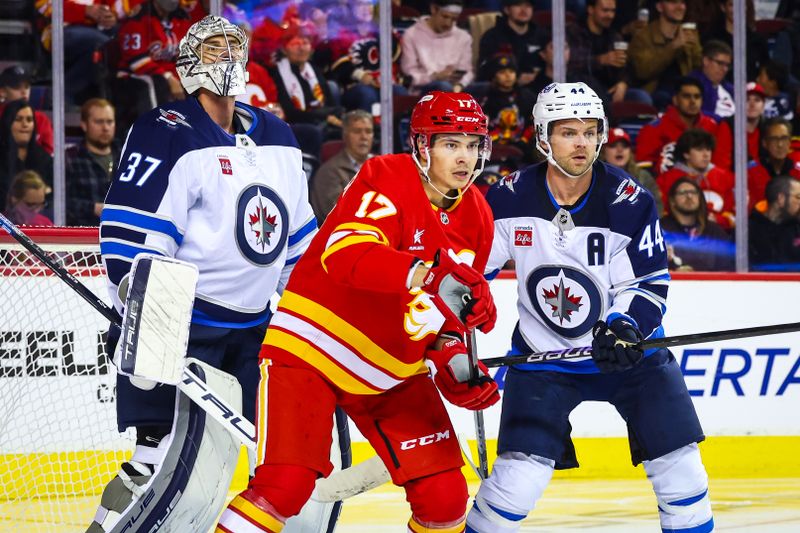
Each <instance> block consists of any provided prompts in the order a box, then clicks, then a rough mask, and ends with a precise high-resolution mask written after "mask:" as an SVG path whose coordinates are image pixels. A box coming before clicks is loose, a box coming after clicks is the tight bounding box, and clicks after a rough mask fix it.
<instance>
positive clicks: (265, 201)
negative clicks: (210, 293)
mask: <svg viewBox="0 0 800 533" xmlns="http://www.w3.org/2000/svg"><path fill="white" fill-rule="evenodd" d="M288 236H289V212H288V210H287V209H286V204H284V202H283V199H282V198H281V197H280V196H279V195H278V193H277V192H275V191H274V190H272V189H270V188H269V187H266V186H264V185H250V186H249V187H247V188H246V189H245V190H244V191H243V192H242V194H241V195H239V200H238V202H237V219H236V244H237V246H238V247H239V250H240V251H241V253H242V255H244V256H245V257H246V258H247V259H248V260H249V261H251V262H253V263H255V264H257V265H271V264H272V263H274V262H275V261H276V260H277V259H278V257H279V256H280V254H281V252H282V251H283V250H284V249H285V247H286V240H287V238H288Z"/></svg>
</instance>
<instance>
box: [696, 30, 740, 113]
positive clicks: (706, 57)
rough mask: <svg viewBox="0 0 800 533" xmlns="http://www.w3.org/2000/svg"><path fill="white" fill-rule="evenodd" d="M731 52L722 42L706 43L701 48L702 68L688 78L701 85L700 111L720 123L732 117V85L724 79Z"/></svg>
mask: <svg viewBox="0 0 800 533" xmlns="http://www.w3.org/2000/svg"><path fill="white" fill-rule="evenodd" d="M732 61H733V51H732V50H731V47H730V46H728V45H727V44H725V43H723V42H722V41H708V42H706V43H705V45H704V47H703V67H702V68H701V69H700V70H695V71H693V72H692V73H691V74H690V76H692V77H693V78H696V79H697V80H698V81H700V83H701V84H702V85H703V106H702V107H701V108H700V110H701V111H702V112H703V113H705V114H706V115H708V116H710V117H713V118H714V119H715V120H717V121H720V120H721V119H723V118H727V117H731V116H733V113H734V111H735V107H734V103H733V84H731V83H730V82H729V81H727V80H726V79H725V75H726V74H727V73H728V71H729V70H730V69H731V63H732Z"/></svg>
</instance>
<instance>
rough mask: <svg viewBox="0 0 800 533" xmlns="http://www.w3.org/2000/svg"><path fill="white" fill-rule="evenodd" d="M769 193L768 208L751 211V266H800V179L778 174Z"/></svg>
mask: <svg viewBox="0 0 800 533" xmlns="http://www.w3.org/2000/svg"><path fill="white" fill-rule="evenodd" d="M766 197H767V208H766V210H765V212H764V213H762V212H760V211H759V210H757V209H753V211H752V212H751V213H750V231H749V235H748V238H749V240H750V268H751V269H752V270H790V269H791V270H800V224H798V221H797V216H798V214H800V181H797V180H796V179H794V178H792V177H789V176H778V177H775V178H773V179H772V180H770V182H769V183H768V184H767V190H766ZM788 265H791V266H788Z"/></svg>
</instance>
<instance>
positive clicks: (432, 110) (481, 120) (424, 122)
mask: <svg viewBox="0 0 800 533" xmlns="http://www.w3.org/2000/svg"><path fill="white" fill-rule="evenodd" d="M410 130H411V132H410V136H409V142H410V143H411V157H412V158H413V159H414V163H416V165H417V168H418V169H419V170H420V172H422V174H423V176H425V180H426V181H427V183H428V185H430V186H431V187H433V188H434V189H435V190H436V191H437V192H438V193H439V194H442V195H443V196H444V197H445V198H447V199H449V200H455V199H457V198H458V197H459V196H460V195H462V194H464V191H466V190H467V189H468V188H469V186H470V185H472V183H473V182H474V181H475V179H476V178H477V177H478V176H479V175H480V174H481V173H482V172H483V167H484V166H485V165H486V162H487V161H488V160H489V157H490V156H491V153H492V140H491V138H490V137H489V135H488V133H489V119H488V117H487V116H486V115H485V114H484V113H483V110H482V109H481V106H480V104H478V102H477V100H475V98H473V97H472V96H471V95H469V94H467V93H447V92H442V91H433V92H431V93H428V94H426V95H425V96H423V97H422V98H420V100H419V102H417V105H415V106H414V110H413V111H412V113H411V124H410ZM439 133H462V134H464V135H479V136H481V137H482V138H483V139H482V140H481V144H480V147H479V148H478V158H479V165H478V166H476V167H475V169H474V170H473V172H472V176H471V178H470V180H469V183H468V184H467V185H466V187H464V188H463V189H462V190H461V192H460V193H459V195H458V196H455V197H451V196H448V195H447V194H445V193H443V192H442V191H440V190H439V189H437V188H436V187H435V186H433V184H432V183H431V178H430V176H428V171H429V170H430V168H431V154H430V147H431V146H432V145H433V136H434V135H436V134H439ZM418 144H419V145H420V146H418ZM418 150H420V151H421V152H422V155H424V156H425V165H424V166H423V165H422V163H421V162H420V158H419V156H420V153H419V151H418Z"/></svg>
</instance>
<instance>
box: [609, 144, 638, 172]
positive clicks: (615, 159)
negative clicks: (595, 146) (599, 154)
mask: <svg viewBox="0 0 800 533" xmlns="http://www.w3.org/2000/svg"><path fill="white" fill-rule="evenodd" d="M603 156H604V157H605V160H606V162H607V163H610V164H612V165H614V166H615V167H620V168H623V167H625V165H627V164H628V161H630V159H631V147H630V145H629V144H628V143H626V142H625V141H617V142H615V143H614V144H606V145H605V146H603Z"/></svg>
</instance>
